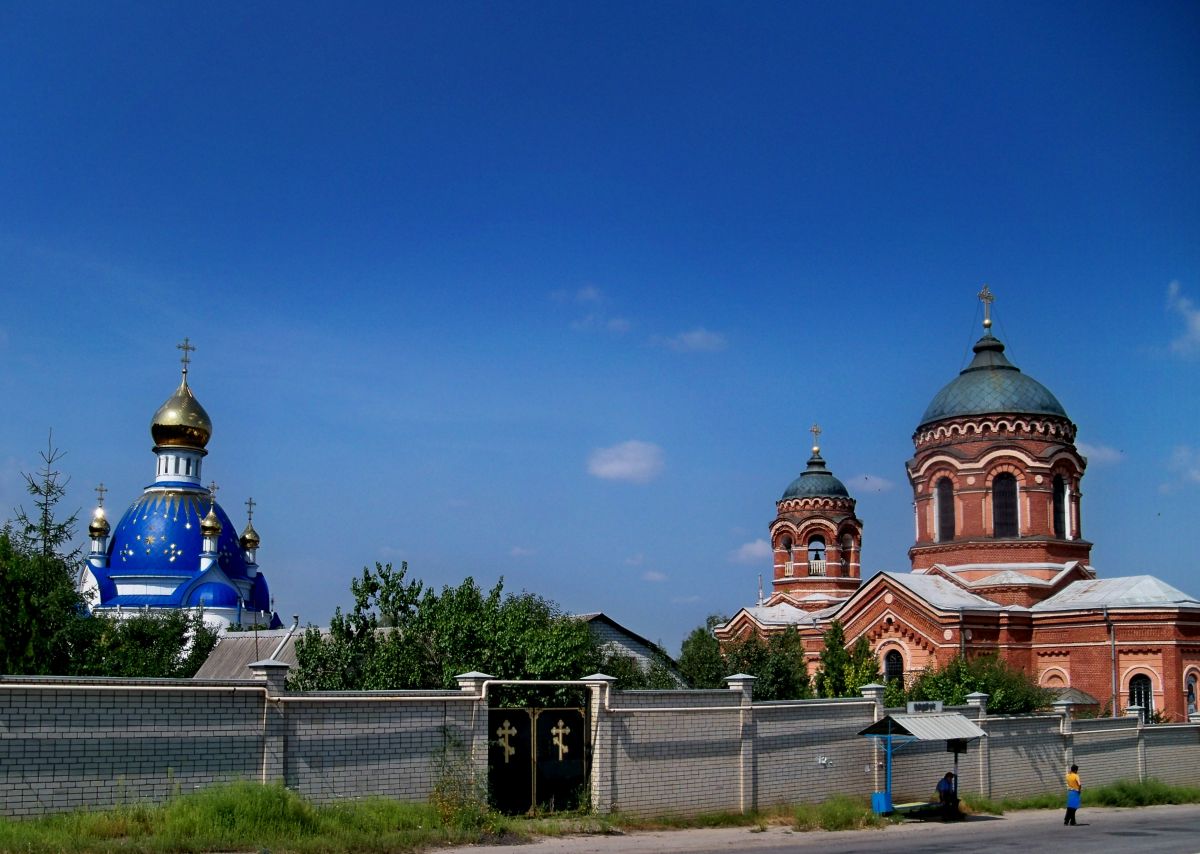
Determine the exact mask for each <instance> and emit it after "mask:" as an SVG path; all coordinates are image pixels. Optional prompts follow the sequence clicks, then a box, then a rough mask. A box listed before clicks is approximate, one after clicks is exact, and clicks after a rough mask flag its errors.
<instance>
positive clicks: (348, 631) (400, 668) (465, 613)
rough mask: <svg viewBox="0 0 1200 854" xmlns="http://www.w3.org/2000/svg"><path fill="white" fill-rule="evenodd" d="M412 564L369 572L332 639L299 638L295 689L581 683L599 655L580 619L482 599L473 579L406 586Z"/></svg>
mask: <svg viewBox="0 0 1200 854" xmlns="http://www.w3.org/2000/svg"><path fill="white" fill-rule="evenodd" d="M407 573H408V564H407V563H405V564H402V565H401V568H400V569H399V571H397V570H394V569H393V568H392V566H391V565H390V564H387V565H379V564H376V567H375V570H374V571H372V570H370V569H365V568H364V569H363V574H362V577H361V578H359V579H356V580H355V581H354V582H353V583H352V584H351V591H352V593H353V594H354V607H353V608H352V609H351V610H350V611H349V612H348V613H345V614H343V613H342V611H341V609H338V610H337V611H336V612H335V613H334V617H333V620H332V622H331V623H330V630H329V635H328V636H327V637H322V635H321V633H320V632H319V631H318V630H316V629H314V628H309V629H308V630H307V631H306V632H305V633H304V636H303V637H302V638H301V639H300V640H299V641H298V642H297V645H296V656H297V666H296V669H295V671H294V673H293V675H292V677H291V684H292V686H293V687H294V688H296V689H299V690H362V689H375V690H377V689H398V688H450V689H452V688H454V687H456V683H455V681H454V677H455V676H456V675H457V674H459V673H463V672H465V671H469V670H481V671H484V672H486V673H490V674H492V675H493V676H496V677H497V678H500V679H578V678H579V677H580V676H585V675H587V674H589V673H592V672H594V671H596V670H597V669H599V666H600V663H601V658H602V657H601V653H600V649H599V647H598V646H597V644H596V642H595V639H594V638H593V636H592V633H591V630H590V629H589V628H588V626H587V624H586V623H585V622H583V621H582V620H576V619H573V618H570V617H567V616H566V615H564V614H563V613H562V612H561V611H560V610H559V609H558V606H556V605H555V604H554V603H553V602H550V601H549V600H546V599H543V598H542V597H540V596H537V595H535V594H532V593H528V592H525V593H520V594H517V595H513V594H508V595H505V594H504V588H503V581H502V580H501V581H500V582H498V583H497V584H496V586H495V587H493V588H492V589H491V590H489V591H487V592H486V593H485V592H484V591H483V590H481V589H480V587H479V586H478V585H477V584H476V583H475V581H474V579H472V578H467V579H465V580H464V581H463V582H462V583H461V584H459V585H458V586H457V587H451V586H449V585H447V586H445V587H443V588H442V589H441V590H440V591H438V590H434V589H432V588H429V589H425V588H424V587H423V585H422V584H421V582H419V581H406V580H405V578H406V575H407Z"/></svg>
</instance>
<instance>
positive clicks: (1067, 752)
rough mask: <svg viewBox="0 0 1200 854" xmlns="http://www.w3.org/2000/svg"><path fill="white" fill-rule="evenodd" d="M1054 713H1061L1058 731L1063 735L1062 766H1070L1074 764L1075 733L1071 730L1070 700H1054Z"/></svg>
mask: <svg viewBox="0 0 1200 854" xmlns="http://www.w3.org/2000/svg"><path fill="white" fill-rule="evenodd" d="M1052 705H1053V706H1054V713H1055V714H1056V715H1062V720H1061V721H1060V722H1059V732H1061V733H1062V737H1063V767H1064V768H1070V767H1071V766H1072V765H1074V764H1075V735H1074V734H1073V732H1072V725H1073V722H1072V720H1071V701H1070V700H1056V701H1055V702H1054V703H1053V704H1052Z"/></svg>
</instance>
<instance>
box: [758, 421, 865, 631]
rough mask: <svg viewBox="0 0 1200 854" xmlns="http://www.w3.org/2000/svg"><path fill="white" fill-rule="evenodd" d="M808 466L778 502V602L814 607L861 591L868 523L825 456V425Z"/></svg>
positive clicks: (816, 433)
mask: <svg viewBox="0 0 1200 854" xmlns="http://www.w3.org/2000/svg"><path fill="white" fill-rule="evenodd" d="M811 432H812V434H813V446H812V456H811V457H809V459H808V468H806V469H805V470H804V471H803V472H801V474H800V476H799V477H797V478H796V479H795V480H793V481H792V482H791V484H790V485H789V486H788V488H787V489H786V490H784V493H783V496H782V497H781V498H780V499H779V501H777V502H776V503H775V508H776V516H775V521H774V522H772V523H771V546H772V548H773V550H774V554H775V574H774V580H773V582H772V584H773V595H772V601H777V600H778V598H780V597H781V596H782V597H783V598H786V600H787V601H789V602H791V603H792V604H794V605H796V606H797V607H800V608H803V609H805V610H809V611H814V610H818V609H820V608H827V607H829V606H830V605H832V604H834V603H835V602H840V601H842V600H843V599H845V598H847V597H848V596H849V595H850V594H851V593H853V592H854V591H855V590H857V589H858V586H859V584H860V583H861V579H860V576H861V572H862V567H861V565H860V563H859V561H860V556H861V553H862V528H863V526H862V522H860V521H859V519H858V517H857V516H855V515H854V499H853V498H851V497H850V493H849V492H848V491H847V490H846V486H845V484H843V483H842V482H841V481H840V480H838V479H837V478H836V477H834V476H833V473H832V472H830V471H829V469H828V468H826V466H825V460H824V459H823V458H822V457H821V447H820V444H819V439H820V436H821V428H820V427H819V426H817V425H815V424H814V425H813V426H812V430H811Z"/></svg>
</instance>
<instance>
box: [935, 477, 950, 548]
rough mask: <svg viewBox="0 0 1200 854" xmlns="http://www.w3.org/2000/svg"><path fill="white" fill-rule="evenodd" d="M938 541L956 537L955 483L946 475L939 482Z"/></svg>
mask: <svg viewBox="0 0 1200 854" xmlns="http://www.w3.org/2000/svg"><path fill="white" fill-rule="evenodd" d="M937 538H938V542H939V543H940V542H945V541H946V540H953V539H954V484H953V483H951V482H950V478H948V477H944V478H942V479H941V480H939V481H938V482H937Z"/></svg>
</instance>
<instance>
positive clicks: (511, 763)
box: [488, 708, 591, 815]
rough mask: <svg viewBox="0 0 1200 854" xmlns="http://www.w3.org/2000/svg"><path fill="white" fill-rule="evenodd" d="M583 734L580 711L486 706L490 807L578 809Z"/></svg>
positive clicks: (584, 764)
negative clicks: (492, 707) (487, 707)
mask: <svg viewBox="0 0 1200 854" xmlns="http://www.w3.org/2000/svg"><path fill="white" fill-rule="evenodd" d="M587 735H588V726H587V714H586V712H585V711H584V709H580V708H551V709H541V708H497V709H488V793H489V797H490V799H491V801H492V805H493V806H494V807H495V808H496V809H497V810H499V811H500V812H502V813H505V814H507V815H523V814H525V813H528V812H532V811H533V810H534V809H535V808H536V809H537V810H541V811H546V812H554V811H556V810H570V809H576V808H577V807H578V806H579V805H580V803H581V802H583V796H584V794H585V791H584V789H585V787H586V786H587V772H588V764H589V763H588V759H589V754H590V752H591V744H590V743H589V742H588V737H587Z"/></svg>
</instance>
